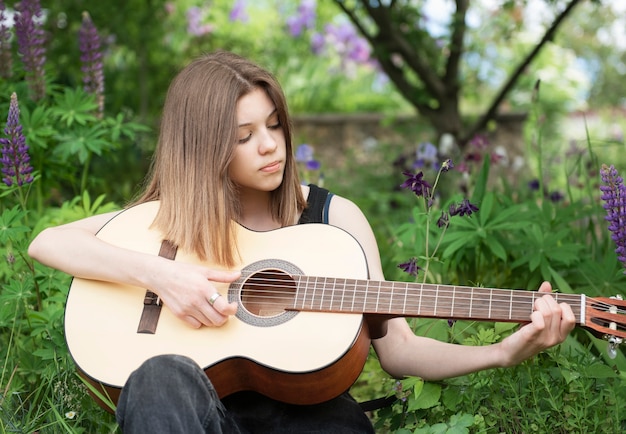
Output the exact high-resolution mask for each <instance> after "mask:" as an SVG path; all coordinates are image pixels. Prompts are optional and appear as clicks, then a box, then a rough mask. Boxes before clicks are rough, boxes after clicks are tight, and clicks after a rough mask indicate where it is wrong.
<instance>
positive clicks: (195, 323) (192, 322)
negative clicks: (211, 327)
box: [183, 315, 202, 329]
mask: <svg viewBox="0 0 626 434" xmlns="http://www.w3.org/2000/svg"><path fill="white" fill-rule="evenodd" d="M183 321H185V322H186V323H187V324H189V325H190V326H191V327H193V328H195V329H197V328H200V327H201V326H202V323H201V322H200V321H198V320H197V319H195V318H194V317H193V316H191V315H187V316H185V317H183Z"/></svg>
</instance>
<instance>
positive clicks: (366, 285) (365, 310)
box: [363, 282, 368, 312]
mask: <svg viewBox="0 0 626 434" xmlns="http://www.w3.org/2000/svg"><path fill="white" fill-rule="evenodd" d="M367 287H368V284H367V282H365V297H363V312H367V309H365V304H366V302H367Z"/></svg>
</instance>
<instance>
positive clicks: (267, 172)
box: [29, 52, 575, 433]
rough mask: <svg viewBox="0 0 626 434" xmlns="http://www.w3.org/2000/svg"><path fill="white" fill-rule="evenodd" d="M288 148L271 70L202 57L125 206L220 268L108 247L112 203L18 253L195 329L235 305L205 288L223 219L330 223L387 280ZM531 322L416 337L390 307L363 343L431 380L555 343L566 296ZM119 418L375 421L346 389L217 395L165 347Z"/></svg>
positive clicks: (401, 370)
mask: <svg viewBox="0 0 626 434" xmlns="http://www.w3.org/2000/svg"><path fill="white" fill-rule="evenodd" d="M292 151H293V147H292V134H291V124H290V119H289V114H288V112H287V104H286V102H285V97H284V95H283V93H282V90H281V88H280V86H279V84H278V83H277V81H276V80H275V79H274V78H273V76H272V75H271V74H270V73H268V72H267V71H265V70H264V69H262V68H260V67H259V66H257V65H255V64H253V63H251V62H250V61H248V60H246V59H244V58H241V57H239V56H237V55H235V54H231V53H227V52H218V53H213V54H209V55H205V56H203V57H201V58H199V59H197V60H196V61H194V62H192V63H191V64H190V65H189V66H187V67H186V68H185V69H183V70H182V71H181V72H180V73H179V75H178V76H177V77H176V78H175V79H174V80H173V82H172V84H171V86H170V88H169V91H168V94H167V98H166V101H165V105H164V108H163V117H162V123H161V130H160V136H159V141H158V147H157V150H156V152H155V158H154V161H153V166H152V168H151V171H150V175H149V177H148V182H147V186H146V188H145V190H144V192H143V194H142V195H141V196H140V197H139V199H137V200H136V203H144V202H147V201H152V200H159V201H160V208H159V211H158V214H157V216H156V219H155V220H154V223H153V227H154V228H156V229H158V230H159V231H160V232H162V234H163V237H164V239H168V240H170V241H172V242H173V243H174V244H176V245H177V246H178V248H179V249H183V250H185V251H188V252H193V253H194V254H195V255H196V256H197V257H198V258H200V259H203V260H206V259H210V260H211V261H212V263H215V264H220V265H223V267H221V268H220V270H216V269H211V268H207V267H205V266H202V265H198V264H188V263H182V262H177V261H170V260H167V259H164V258H162V257H159V256H154V255H147V254H144V253H139V252H135V251H132V250H126V249H123V248H120V247H116V246H114V245H111V244H107V243H106V242H104V241H102V240H100V239H99V238H97V237H96V236H95V234H96V233H97V232H98V230H99V229H100V228H101V227H102V226H103V225H104V224H105V223H106V222H107V221H109V220H110V219H111V218H112V217H114V216H115V213H113V214H104V215H99V216H94V217H89V218H86V219H84V220H81V221H77V222H73V223H69V224H66V225H62V226H59V227H55V228H48V229H46V230H44V231H43V232H41V233H40V234H39V235H38V236H37V237H36V238H35V239H34V240H33V242H32V244H31V246H30V248H29V254H30V255H31V256H32V257H33V258H35V259H36V260H38V261H40V262H41V263H43V264H45V265H48V266H51V267H54V268H57V269H59V270H62V271H64V272H66V273H68V274H71V275H73V276H78V277H81V278H86V279H96V280H103V281H112V282H119V283H125V284H129V285H134V286H138V287H142V288H147V289H149V290H151V291H153V292H154V293H155V294H157V295H158V296H159V297H160V299H161V300H162V301H163V304H164V305H165V306H167V308H168V309H170V310H171V311H172V312H173V314H174V315H176V316H177V317H178V318H180V319H181V320H182V321H185V322H186V323H187V324H188V325H189V327H196V328H199V327H220V326H222V325H224V324H225V323H226V322H227V321H228V319H229V317H230V316H231V315H234V314H235V313H236V311H237V305H236V303H229V302H228V301H227V300H226V299H225V297H220V296H219V293H218V292H217V290H216V287H215V286H214V283H215V282H223V283H230V282H233V281H234V280H236V279H237V278H238V277H239V276H240V273H239V271H224V270H225V269H229V267H230V266H232V265H233V264H235V263H236V260H237V249H236V243H237V240H236V239H235V238H236V233H235V229H234V228H235V227H234V223H233V222H236V223H238V224H240V225H243V226H244V227H246V228H249V229H251V230H254V231H268V230H272V229H277V228H281V227H285V226H289V225H295V224H298V223H306V222H320V221H323V220H327V221H328V223H329V224H331V225H334V226H337V227H339V228H342V229H343V230H345V231H347V232H348V233H350V234H351V235H352V236H354V238H356V240H358V242H359V243H360V245H361V247H362V248H363V251H364V253H365V257H366V260H367V265H368V269H369V278H370V279H374V280H384V276H383V273H382V269H381V262H380V258H379V253H378V247H377V245H376V241H375V238H374V235H373V232H372V230H371V228H370V225H369V224H368V222H367V220H366V218H365V217H364V215H363V214H362V212H361V211H360V210H359V208H358V207H357V206H356V205H355V204H354V203H352V202H351V201H349V200H348V199H345V198H343V197H339V196H332V195H329V194H327V192H326V191H323V190H320V189H319V188H317V187H315V186H302V185H300V182H299V180H298V176H297V172H296V165H295V161H294V157H293V155H292ZM331 198H332V200H331ZM68 245H70V246H72V248H66V247H65V246H68ZM61 246H63V247H61ZM540 291H541V292H545V293H549V292H551V288H550V285H549V284H548V283H544V284H543V285H542V286H541V288H540ZM529 321H530V322H529V324H527V325H526V326H524V327H522V328H520V329H519V330H518V331H517V332H516V333H514V334H512V335H511V336H509V337H507V338H506V339H504V340H503V341H501V342H499V343H497V344H494V345H491V346H481V347H471V346H461V345H453V344H448V343H443V342H440V341H436V340H432V339H428V338H424V337H420V336H415V335H414V334H413V333H412V331H411V329H410V328H409V326H408V325H407V322H406V321H405V320H404V319H403V318H394V319H390V320H388V321H387V324H386V334H385V335H384V336H383V337H380V338H377V339H374V340H373V341H372V344H373V347H374V349H375V351H376V353H377V355H378V357H379V359H380V363H381V365H382V367H383V369H384V370H385V371H387V372H388V373H389V374H391V375H392V376H395V377H403V376H407V375H411V376H419V377H422V378H424V379H427V380H439V379H444V378H448V377H453V376H459V375H463V374H467V373H470V372H475V371H478V370H482V369H488V368H494V367H506V366H512V365H515V364H518V363H520V362H522V361H523V360H525V359H527V358H529V357H532V356H533V355H535V354H537V353H538V352H540V351H542V350H544V349H546V348H548V347H551V346H553V345H556V344H559V343H561V342H563V340H564V339H565V338H566V337H567V335H568V333H569V332H570V331H571V330H572V328H573V327H574V324H575V318H574V314H573V313H572V310H571V309H570V307H569V306H568V305H566V304H560V305H559V304H557V303H556V302H555V300H554V299H553V298H552V297H551V296H549V295H545V296H543V297H541V298H539V299H537V300H536V302H535V306H534V312H533V313H532V315H530V318H529ZM116 417H117V420H118V422H119V425H120V427H121V428H122V429H123V431H124V432H128V433H131V432H167V433H173V432H180V433H191V432H212V433H220V432H224V433H231V432H233V433H253V432H259V433H261V432H262V433H266V432H285V433H288V432H289V433H291V432H319V433H322V432H324V433H328V432H333V433H341V432H346V433H348V432H353V433H366V432H373V428H372V426H371V424H370V422H369V421H368V418H367V417H366V416H365V414H364V413H363V411H362V410H361V409H360V407H359V405H358V404H357V403H356V402H355V401H354V400H353V399H352V398H351V397H350V396H349V395H348V394H344V395H341V396H339V397H338V398H335V399H332V400H331V401H328V402H325V403H322V404H318V405H307V406H296V405H289V404H284V403H281V402H277V401H273V400H271V399H269V398H266V397H264V396H262V395H259V394H256V393H253V392H239V393H236V394H234V395H231V396H228V397H226V398H224V399H221V400H220V399H219V398H218V397H217V395H216V393H215V390H214V388H213V387H212V385H211V382H210V381H209V379H208V378H207V376H206V375H205V374H204V372H203V370H202V369H201V368H200V367H199V366H198V365H197V364H196V363H195V362H193V361H192V360H190V359H188V358H186V357H184V356H176V355H171V356H158V357H155V358H153V359H150V360H148V361H146V362H145V363H144V364H143V365H142V366H141V367H140V368H139V369H138V370H137V371H135V372H134V373H133V374H132V375H131V376H130V378H129V380H128V382H127V383H126V385H125V386H124V388H123V390H122V393H121V396H120V399H119V402H118V407H117V412H116Z"/></svg>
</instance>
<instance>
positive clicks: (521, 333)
mask: <svg viewBox="0 0 626 434" xmlns="http://www.w3.org/2000/svg"><path fill="white" fill-rule="evenodd" d="M539 292H542V293H545V294H546V295H543V296H541V297H539V298H537V299H536V300H535V303H534V307H533V312H532V314H531V315H530V320H531V321H530V322H529V323H527V324H525V325H523V326H522V327H520V329H519V330H518V331H517V332H515V333H513V334H512V335H511V336H509V337H507V338H506V339H504V340H503V341H502V342H501V344H500V345H501V348H502V350H503V351H505V354H506V358H505V360H508V363H507V364H506V365H507V366H514V365H517V364H519V363H521V362H522V361H524V360H526V359H528V358H530V357H533V356H535V355H536V354H538V353H539V352H541V351H543V350H545V349H547V348H550V347H552V346H554V345H557V344H559V343H561V342H563V341H564V340H565V338H566V337H567V335H568V334H569V332H571V331H572V329H573V328H574V326H575V325H576V317H575V316H574V313H573V312H572V309H571V307H570V306H569V305H568V304H566V303H557V302H556V301H555V299H554V298H553V297H552V296H550V295H549V294H550V293H551V292H552V286H551V285H550V283H548V282H543V284H542V285H541V287H540V288H539Z"/></svg>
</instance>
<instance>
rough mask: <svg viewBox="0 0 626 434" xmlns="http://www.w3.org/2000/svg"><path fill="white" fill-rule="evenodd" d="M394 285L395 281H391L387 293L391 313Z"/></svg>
mask: <svg viewBox="0 0 626 434" xmlns="http://www.w3.org/2000/svg"><path fill="white" fill-rule="evenodd" d="M395 286H396V282H391V293H390V294H389V313H391V306H392V305H393V288H394V287H395Z"/></svg>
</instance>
